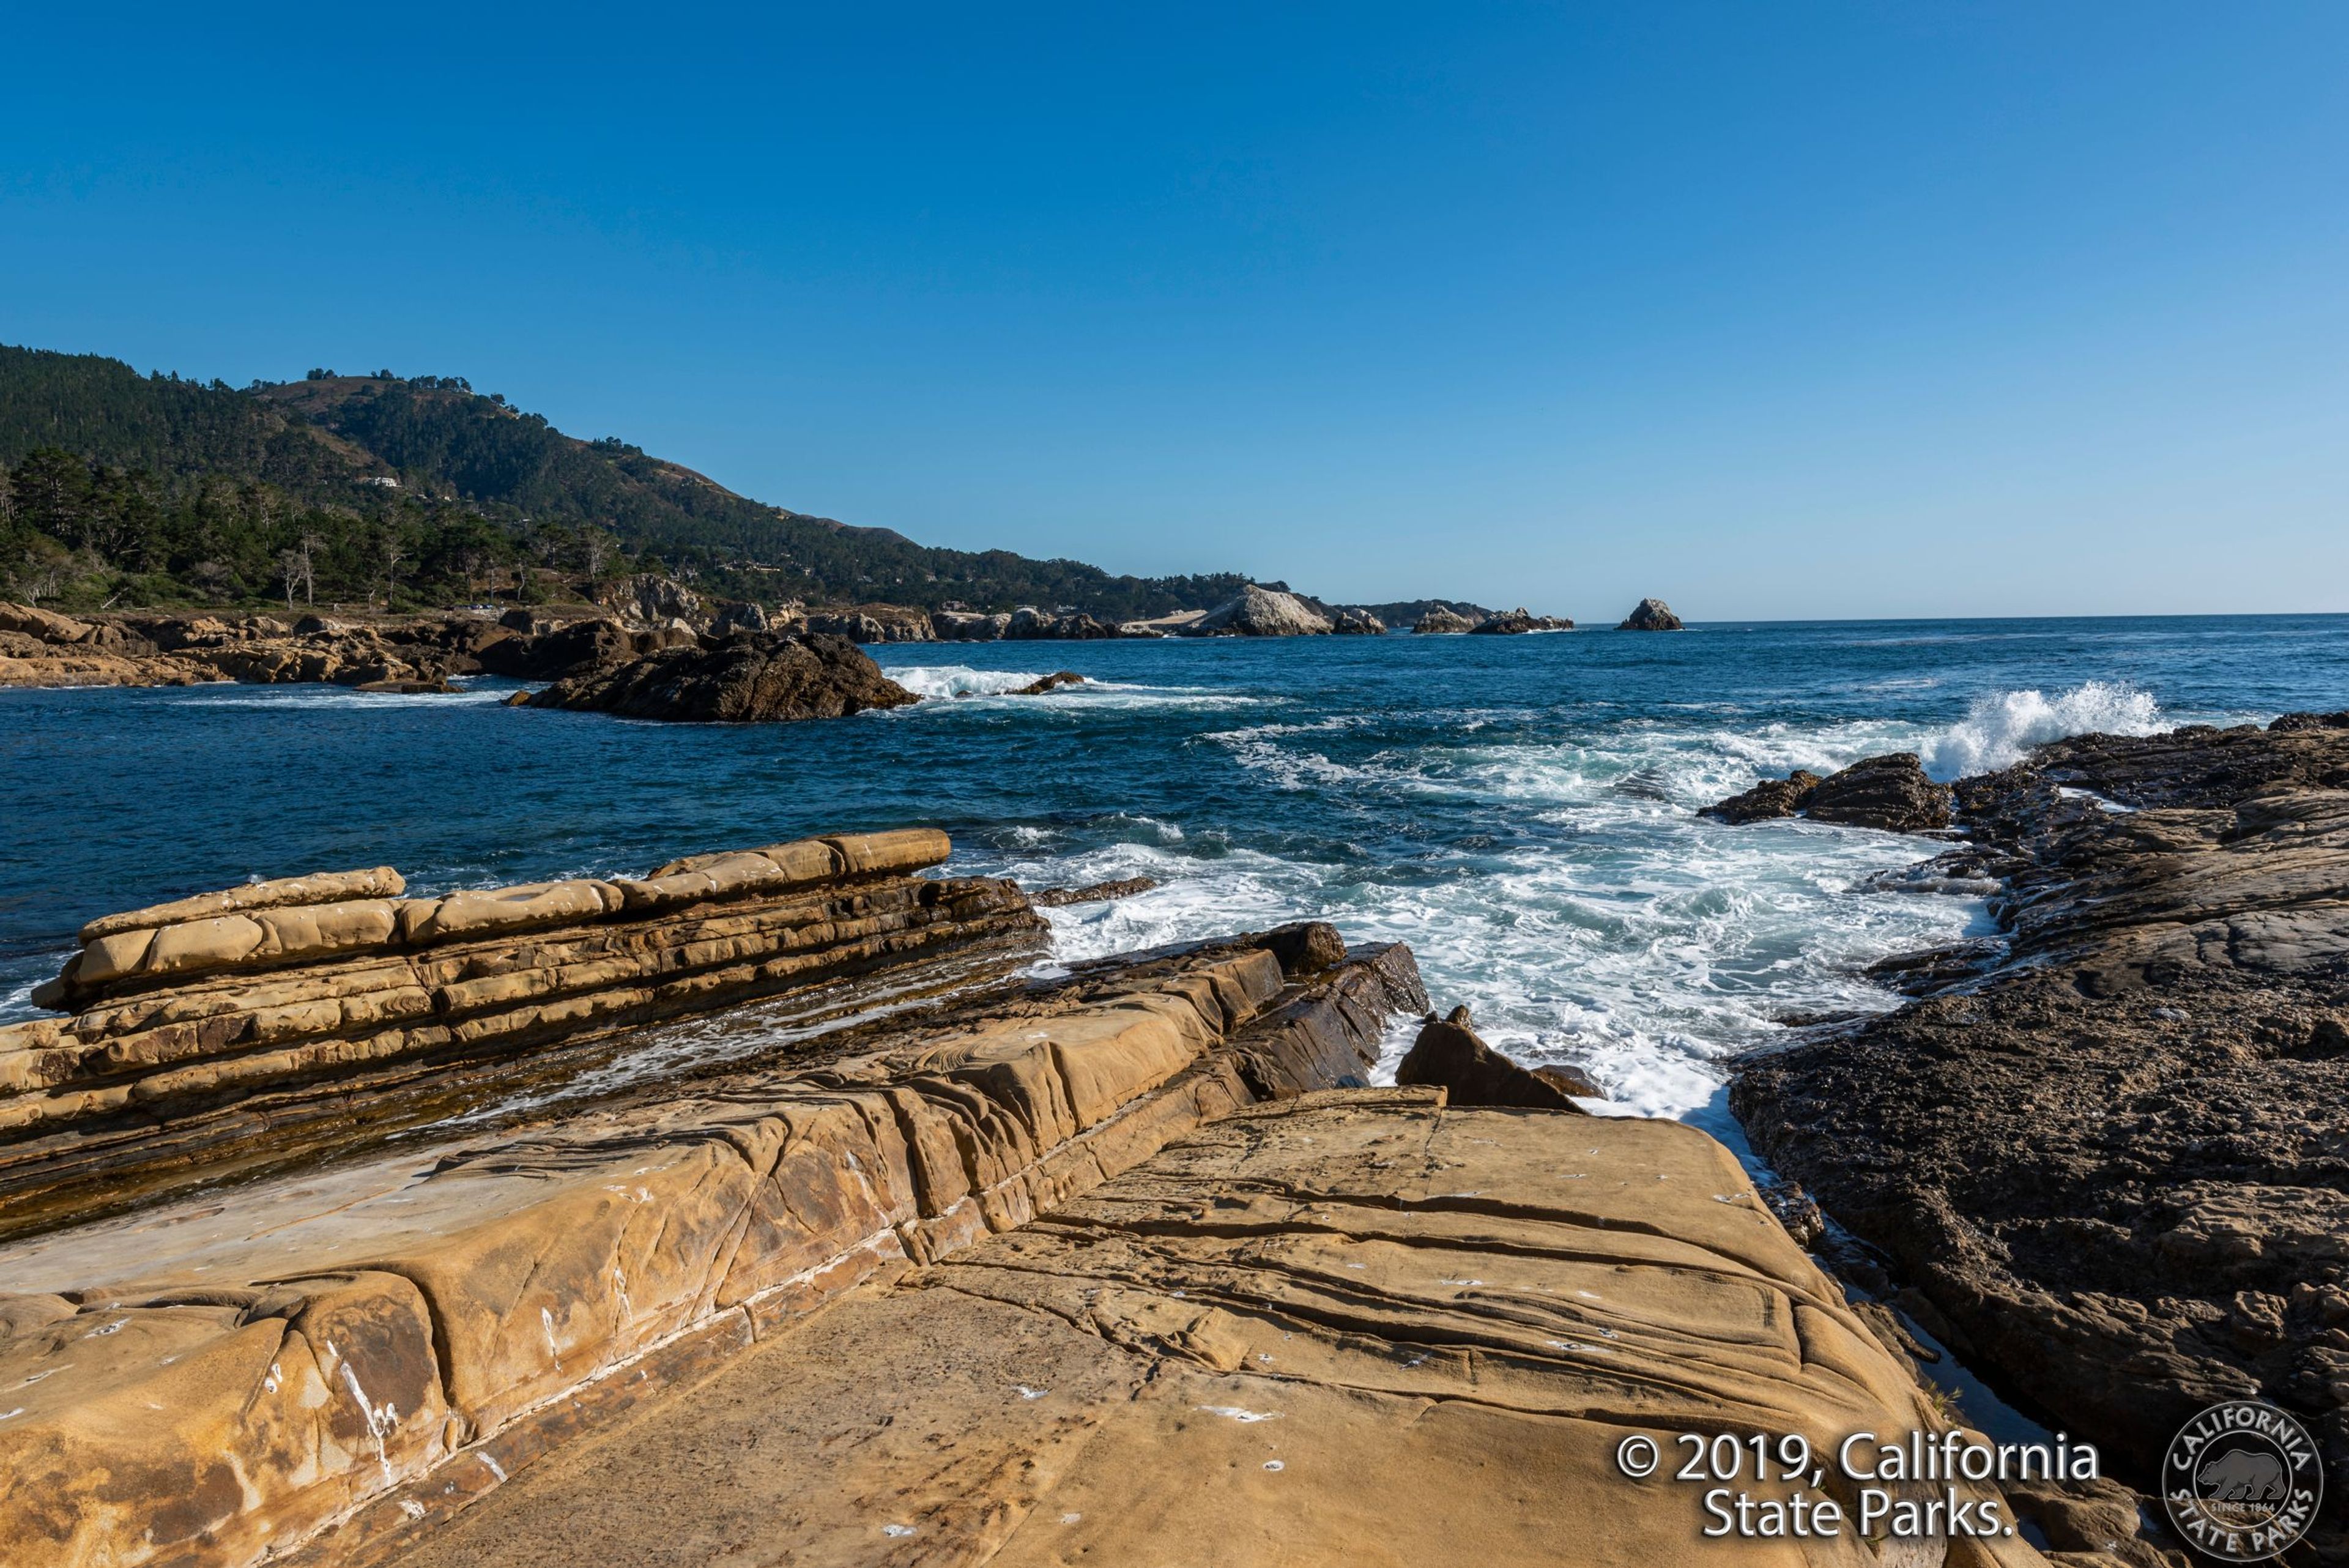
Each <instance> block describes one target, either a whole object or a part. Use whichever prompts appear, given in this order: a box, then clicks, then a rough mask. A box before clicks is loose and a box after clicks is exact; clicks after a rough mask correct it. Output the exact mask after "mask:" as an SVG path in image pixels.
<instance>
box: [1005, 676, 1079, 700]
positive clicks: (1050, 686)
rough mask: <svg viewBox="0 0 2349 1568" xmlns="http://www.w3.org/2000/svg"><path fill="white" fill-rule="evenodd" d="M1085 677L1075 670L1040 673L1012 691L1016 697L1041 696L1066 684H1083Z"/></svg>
mask: <svg viewBox="0 0 2349 1568" xmlns="http://www.w3.org/2000/svg"><path fill="white" fill-rule="evenodd" d="M1084 683H1085V678H1084V677H1083V676H1081V675H1080V674H1078V673H1077V672H1076V671H1075V670H1054V671H1052V673H1051V674H1050V675H1040V676H1038V677H1037V678H1036V679H1035V680H1030V682H1028V684H1027V685H1025V686H1022V687H1020V688H1019V689H1018V690H1017V691H1013V692H1012V693H1011V695H1012V696H1014V697H1041V696H1043V695H1044V694H1045V693H1046V692H1048V691H1059V690H1061V688H1062V687H1064V686H1082V685H1083V684H1084Z"/></svg>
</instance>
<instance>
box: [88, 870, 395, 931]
mask: <svg viewBox="0 0 2349 1568" xmlns="http://www.w3.org/2000/svg"><path fill="white" fill-rule="evenodd" d="M407 890H408V883H407V881H406V879H405V878H403V877H401V876H400V874H399V873H398V872H397V871H395V870H393V869H392V868H391V867H388V866H377V867H370V868H369V869H367V870H365V871H315V872H312V873H311V874H310V875H308V876H306V877H279V878H278V879H276V880H275V881H271V882H250V883H247V884H246V885H245V886H243V887H242V888H228V889H226V890H225V891H223V892H219V893H199V894H197V895H195V896H194V897H193V898H181V899H177V900H175V901H173V902H171V903H169V904H154V905H150V906H149V907H148V908H146V909H131V910H129V911H127V912H126V913H123V914H119V915H103V916H100V917H99V918H98V919H95V920H92V921H90V922H89V923H88V925H85V926H84V927H82V929H81V933H80V940H82V942H83V943H84V944H88V943H90V942H94V941H96V940H98V938H100V937H110V936H114V935H117V934H118V933H120V932H123V931H136V930H153V929H155V928H157V927H159V926H170V925H177V924H179V923H180V922H181V921H182V920H202V919H212V917H214V916H217V915H233V914H243V913H247V912H250V911H252V910H255V909H284V908H285V907H286V906H288V905H295V904H334V903H340V902H342V901H343V900H345V899H349V898H398V897H399V895H400V894H402V893H404V892H406V891H407Z"/></svg>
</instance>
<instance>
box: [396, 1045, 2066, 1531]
mask: <svg viewBox="0 0 2349 1568" xmlns="http://www.w3.org/2000/svg"><path fill="white" fill-rule="evenodd" d="M909 1366H918V1367H919V1368H920V1374H919V1375H918V1376H906V1375H904V1372H905V1369H906V1368H907V1367H909ZM876 1368H878V1369H894V1370H895V1371H896V1372H897V1373H898V1374H899V1375H896V1376H891V1375H889V1373H888V1372H887V1371H884V1372H881V1373H880V1374H878V1375H876V1372H875V1370H874V1369H876ZM1725 1413H1733V1420H1734V1428H1733V1429H1734V1430H1736V1431H1737V1432H1740V1433H1743V1432H1744V1431H1745V1430H1746V1429H1748V1428H1751V1429H1753V1430H1757V1431H1764V1432H1770V1433H1799V1434H1801V1435H1802V1436H1804V1437H1805V1438H1807V1439H1808V1440H1809V1442H1810V1443H1811V1445H1812V1447H1813V1449H1814V1451H1816V1452H1818V1453H1820V1454H1823V1455H1824V1454H1831V1453H1832V1452H1833V1451H1834V1449H1835V1447H1836V1445H1837V1444H1838V1443H1840V1442H1841V1441H1842V1440H1843V1438H1845V1437H1846V1436H1847V1435H1848V1434H1849V1433H1852V1432H1857V1431H1869V1430H1873V1431H1878V1432H1887V1433H1906V1432H1909V1431H1912V1430H1919V1429H1922V1430H1927V1431H1937V1430H1940V1428H1942V1427H1943V1426H1945V1425H1946V1422H1945V1421H1944V1420H1943V1419H1942V1418H1941V1417H1939V1416H1938V1415H1937V1414H1936V1413H1935V1412H1934V1411H1933V1410H1931V1409H1930V1407H1928V1406H1927V1405H1926V1404H1925V1403H1924V1401H1923V1399H1922V1397H1920V1391H1919V1389H1918V1386H1917V1385H1916V1384H1915V1382H1914V1381H1913V1380H1912V1379H1911V1377H1910V1376H1909V1372H1908V1370H1907V1368H1906V1367H1905V1366H1903V1365H1902V1364H1901V1363H1900V1361H1899V1359H1897V1357H1896V1355H1895V1354H1894V1353H1892V1352H1890V1351H1888V1350H1887V1349H1886V1348H1885V1346H1884V1345H1882V1344H1880V1343H1879V1342H1878V1339H1877V1338H1876V1337H1875V1330H1874V1329H1873V1328H1872V1327H1871V1325H1870V1324H1869V1322H1868V1319H1866V1318H1865V1317H1863V1316H1862V1315H1860V1314H1857V1313H1856V1312H1854V1311H1853V1310H1852V1309H1851V1308H1850V1307H1848V1306H1847V1304H1846V1303H1845V1301H1844V1298H1843V1295H1842V1293H1841V1292H1840V1291H1839V1290H1838V1289H1837V1287H1836V1286H1835V1284H1834V1283H1833V1282H1830V1281H1828V1280H1827V1279H1826V1278H1825V1277H1824V1276H1822V1275H1821V1274H1820V1272H1819V1271H1818V1270H1817V1268H1816V1266H1815V1265H1814V1264H1813V1263H1812V1262H1810V1260H1809V1259H1808V1258H1806V1256H1805V1255H1804V1254H1803V1252H1802V1251H1801V1250H1800V1249H1799V1248H1797V1247H1796V1246H1795V1244H1794V1243H1793V1242H1792V1241H1790V1240H1789V1239H1788V1238H1787V1236H1786V1234H1785V1231H1783V1230H1781V1229H1780V1228H1779V1227H1778V1225H1777V1224H1776V1223H1775V1221H1774V1220H1772V1219H1771V1218H1770V1216H1769V1214H1768V1212H1767V1211H1766V1210H1764V1207H1763V1206H1762V1205H1761V1204H1760V1203H1759V1202H1758V1201H1757V1200H1756V1199H1755V1197H1754V1192H1753V1183H1752V1181H1751V1180H1750V1179H1748V1178H1747V1177H1746V1176H1745V1175H1744V1172H1743V1171H1741V1170H1740V1169H1739V1168H1738V1166H1737V1164H1736V1162H1735V1161H1734V1160H1733V1159H1732V1158H1729V1156H1728V1155H1727V1153H1726V1152H1725V1151H1724V1150H1723V1149H1722V1148H1721V1147H1720V1146H1719V1145H1717V1144H1715V1143H1713V1141H1712V1140H1711V1139H1709V1138H1707V1137H1704V1136H1703V1135H1702V1134H1701V1133H1698V1132H1695V1131H1693V1130H1692V1129H1690V1128H1688V1127H1681V1126H1677V1125H1675V1124H1672V1123H1669V1122H1660V1121H1646V1120H1638V1119H1624V1120H1607V1119H1601V1118H1595V1117H1568V1116H1557V1115H1552V1114H1547V1113H1542V1112H1528V1111H1499V1110H1469V1109H1459V1108H1447V1107H1446V1106H1444V1101H1443V1098H1442V1096H1441V1095H1440V1094H1439V1093H1438V1092H1436V1091H1433V1090H1426V1089H1419V1090H1398V1089H1385V1090H1375V1091H1362V1092H1355V1093H1337V1094H1319V1095H1313V1096H1304V1097H1301V1098H1299V1099H1295V1100H1287V1101H1281V1102H1278V1103H1272V1104H1259V1105H1254V1106H1242V1107H1240V1108H1237V1109H1236V1110H1235V1111H1233V1112H1232V1113H1231V1114H1229V1115H1227V1116H1223V1117H1221V1118H1220V1119H1217V1120H1214V1121H1211V1122H1208V1123H1206V1125H1204V1126H1202V1127H1197V1128H1196V1129H1195V1130H1190V1131H1187V1132H1185V1134H1183V1135H1181V1136H1179V1137H1176V1138H1175V1139H1174V1140H1173V1141H1171V1142H1169V1143H1168V1144H1167V1145H1166V1146H1165V1147H1164V1148H1163V1149H1162V1150H1161V1151H1160V1152H1158V1153H1157V1154H1156V1155H1154V1157H1152V1158H1148V1159H1144V1160H1142V1161H1139V1162H1137V1163H1135V1164H1133V1165H1132V1166H1131V1167H1130V1168H1126V1169H1124V1170H1123V1172H1122V1173H1121V1174H1119V1175H1116V1176H1114V1177H1113V1178H1112V1179H1109V1180H1107V1181H1104V1182H1102V1183H1101V1184H1099V1185H1097V1186H1094V1187H1092V1189H1090V1190H1089V1191H1086V1192H1083V1193H1081V1194H1077V1195H1072V1196H1071V1198H1070V1199H1067V1200H1066V1201H1063V1202H1062V1203H1061V1204H1060V1205H1058V1206H1057V1207H1056V1208H1055V1209H1054V1210H1052V1211H1051V1212H1050V1214H1049V1215H1047V1216H1045V1217H1043V1218H1040V1220H1038V1221H1037V1222H1036V1223H1034V1224H1032V1225H1030V1226H1026V1227H1022V1228H1019V1229H1017V1230H1014V1231H1009V1232H1007V1233H1004V1234H1000V1235H997V1236H993V1237H991V1238H988V1239H986V1240H984V1241H980V1242H979V1243H978V1244H977V1245H975V1246H971V1247H968V1248H966V1249H964V1250H962V1251H957V1252H955V1253H953V1254H951V1255H950V1256H947V1257H945V1258H942V1259H940V1260H939V1261H937V1262H934V1263H932V1264H930V1265H928V1266H926V1267H925V1268H922V1269H919V1270H916V1271H914V1272H910V1273H909V1274H908V1275H907V1277H905V1279H904V1280H903V1281H902V1282H898V1283H897V1284H895V1286H894V1287H892V1288H888V1289H880V1288H866V1289H863V1290H859V1291H857V1292H855V1293H853V1294H850V1295H847V1296H845V1297H843V1299H841V1300H840V1301H839V1302H838V1303H837V1304H835V1305H834V1306H833V1308H832V1309H831V1310H830V1311H828V1312H826V1313H825V1314H823V1315H822V1316H821V1317H817V1318H813V1319H811V1320H809V1321H807V1322H805V1323H803V1324H799V1325H796V1326H794V1327H792V1328H790V1329H788V1330H786V1331H784V1332H781V1333H778V1334H771V1335H762V1336H761V1343H760V1345H758V1346H757V1347H756V1348H754V1349H752V1350H750V1351H749V1352H748V1353H747V1354H745V1355H741V1356H740V1358H739V1359H736V1360H733V1361H731V1362H729V1363H728V1364H727V1365H726V1366H725V1368H724V1370H723V1371H722V1372H721V1373H720V1374H719V1375H718V1376H713V1377H709V1378H707V1379H706V1380H703V1381H701V1382H699V1383H698V1384H697V1385H696V1386H695V1387H694V1388H693V1390H692V1392H691V1393H690V1395H689V1396H686V1395H679V1396H673V1397H667V1398H663V1399H660V1400H658V1401H657V1403H652V1404H649V1405H647V1407H642V1408H640V1410H639V1411H638V1412H637V1414H636V1417H635V1418H634V1419H632V1420H631V1422H630V1423H629V1424H628V1426H627V1427H626V1428H625V1429H623V1430H620V1431H617V1432H615V1433H614V1434H613V1436H612V1437H611V1438H608V1439H607V1440H605V1441H600V1442H598V1443H596V1444H595V1445H593V1446H592V1447H587V1446H583V1447H580V1448H577V1449H572V1450H570V1451H568V1452H560V1453H556V1454H554V1455H553V1456H552V1457H550V1458H549V1459H545V1460H543V1461H542V1462H541V1464H540V1465H539V1466H537V1467H536V1468H534V1469H532V1470H531V1471H529V1472H527V1473H524V1474H521V1475H517V1476H515V1477H514V1479H513V1480H511V1481H510V1482H508V1483H506V1484H505V1485H503V1486H501V1487H498V1488H497V1489H496V1490H493V1491H490V1492H489V1493H488V1495H487V1496H485V1497H482V1496H480V1489H481V1488H482V1487H485V1486H487V1485H488V1484H489V1482H490V1478H488V1477H487V1475H486V1472H485V1471H483V1469H482V1467H481V1466H480V1465H478V1464H467V1465H462V1466H451V1467H447V1469H452V1470H454V1471H455V1472H456V1475H455V1478H454V1479H455V1480H456V1488H457V1490H456V1494H455V1495H453V1496H452V1495H451V1494H450V1493H449V1492H446V1491H443V1490H440V1489H441V1488H442V1487H443V1486H446V1485H447V1484H448V1483H447V1482H444V1481H442V1480H440V1473H442V1472H436V1474H435V1475H433V1476H430V1477H428V1478H427V1479H426V1481H425V1482H424V1483H423V1484H419V1485H417V1486H415V1487H413V1488H412V1489H409V1490H405V1491H403V1492H402V1493H401V1494H400V1498H399V1501H413V1502H414V1503H415V1504H416V1506H417V1507H418V1508H419V1509H420V1510H423V1511H426V1512H427V1516H428V1519H435V1518H442V1517H447V1516H448V1515H450V1513H452V1512H453V1513H454V1514H455V1517H454V1518H453V1520H451V1521H450V1523H448V1524H446V1525H445V1526H442V1527H440V1528H439V1529H435V1530H431V1531H429V1532H425V1533H422V1534H421V1537H420V1539H419V1540H418V1541H417V1542H416V1544H415V1545H414V1546H413V1547H412V1548H411V1549H410V1550H409V1552H406V1553H405V1554H403V1555H401V1556H400V1557H398V1559H396V1561H397V1562H398V1564H399V1568H474V1564H476V1563H482V1562H486V1561H492V1560H493V1561H495V1562H497V1563H499V1564H500V1568H556V1565H560V1564H565V1563H577V1562H580V1561H583V1560H586V1559H591V1558H592V1559H593V1560H595V1561H599V1562H610V1563H630V1564H638V1565H644V1568H652V1565H656V1564H657V1565H661V1568H684V1565H686V1564H688V1563H706V1562H728V1563H733V1562H742V1563H782V1562H789V1563H794V1564H797V1565H800V1568H851V1565H862V1564H869V1563H882V1562H895V1561H919V1562H922V1563H932V1564H939V1565H955V1564H961V1565H969V1568H978V1565H980V1564H986V1565H988V1568H1043V1565H1045V1564H1068V1563H1100V1564H1116V1565H1126V1564H1134V1565H1145V1564H1153V1563H1214V1564H1219V1565H1221V1568H1341V1565H1350V1564H1356V1563H1366V1562H1367V1563H1389V1564H1403V1563H1412V1564H1429V1565H1435V1564H1447V1565H1449V1564H1459V1563H1475V1564H1480V1565H1489V1568H1536V1565H1539V1568H1554V1565H1556V1564H1559V1563H1575V1564H1588V1565H1591V1568H1667V1565H1669V1568H1683V1565H1687V1564H1697V1565H1702V1564H1721V1565H1722V1568H1731V1565H1736V1568H1747V1565H1750V1564H1754V1563H1787V1564H1794V1563H1805V1564H1810V1565H1812V1568H1896V1565H1897V1568H2034V1565H2040V1564H2042V1563H2043V1562H2044V1560H2043V1559H2042V1558H2041V1556H2040V1554H2039V1553H2038V1552H2036V1551H2034V1550H2033V1548H2032V1547H2031V1546H2030V1545H2029V1544H2028V1543H2027V1542H2025V1541H2024V1540H2023V1539H2021V1538H2020V1537H2013V1536H2002V1535H2000V1534H1998V1533H1996V1530H1995V1528H1993V1530H1992V1533H1991V1534H1990V1535H1989V1537H1988V1538H1987V1539H1982V1540H1971V1541H1969V1540H1957V1541H1950V1540H1945V1539H1941V1538H1938V1537H1936V1538H1929V1539H1920V1540H1916V1541H1913V1542H1898V1543H1892V1544H1889V1545H1888V1547H1887V1548H1886V1549H1884V1550H1882V1551H1881V1552H1880V1554H1879V1549H1878V1545H1877V1544H1876V1543H1873V1542H1864V1541H1862V1540H1861V1539H1859V1538H1858V1532H1857V1531H1855V1530H1853V1529H1851V1528H1849V1525H1848V1522H1846V1524H1845V1526H1844V1528H1842V1529H1840V1530H1838V1531H1837V1532H1836V1534H1835V1538H1833V1539H1823V1538H1816V1537H1815V1538H1812V1539H1808V1540H1805V1541H1802V1542H1796V1543H1791V1544H1795V1545H1796V1546H1797V1547H1798V1548H1799V1549H1798V1550H1792V1551H1786V1552H1777V1551H1775V1550H1774V1548H1775V1547H1776V1546H1778V1545H1780V1544H1789V1543H1786V1542H1780V1541H1763V1540H1756V1539H1752V1538H1746V1539H1740V1538H1737V1537H1734V1536H1732V1537H1728V1538H1726V1539H1712V1540H1708V1539H1705V1538H1704V1537H1703V1536H1702V1535H1701V1534H1700V1533H1699V1532H1700V1530H1701V1529H1702V1527H1703V1526H1704V1525H1705V1524H1706V1523H1707V1522H1708V1521H1707V1519H1706V1517H1705V1515H1704V1514H1703V1513H1702V1511H1701V1509H1700V1501H1699V1500H1700V1497H1701V1495H1702V1490H1704V1489H1703V1488H1702V1487H1690V1486H1688V1485H1686V1484H1685V1483H1674V1482H1672V1481H1671V1480H1667V1479H1665V1476H1664V1475H1663V1474H1660V1475H1659V1476H1657V1477H1655V1478H1652V1479H1651V1480H1647V1481H1645V1482H1639V1481H1633V1480H1629V1479H1627V1478H1626V1477H1625V1476H1624V1475H1623V1474H1622V1473H1621V1472H1620V1470H1619V1469H1618V1468H1617V1465H1616V1459H1615V1455H1616V1451H1617V1449H1618V1446H1619V1444H1620V1443H1621V1442H1622V1441H1623V1440H1624V1439H1625V1438H1628V1437H1630V1436H1632V1435H1634V1434H1638V1433H1648V1434H1654V1435H1656V1436H1659V1437H1661V1439H1662V1445H1663V1447H1662V1451H1663V1454H1664V1455H1665V1458H1666V1463H1667V1466H1668V1467H1669V1466H1670V1465H1672V1464H1677V1463H1679V1462H1681V1461H1682V1458H1683V1456H1685V1454H1686V1452H1687V1450H1686V1449H1685V1448H1680V1449H1675V1448H1674V1446H1673V1444H1672V1441H1671V1434H1673V1433H1675V1432H1678V1431H1695V1432H1706V1433H1710V1432H1714V1431H1719V1430H1722V1429H1723V1420H1724V1414H1725ZM501 1468H502V1469H507V1470H509V1471H511V1470H512V1469H513V1467H512V1466H511V1465H504V1464H502V1466H501ZM468 1471H470V1472H472V1473H471V1474H468V1473H467V1472H468ZM477 1476H478V1477H479V1478H480V1479H478V1480H477V1479H476V1477H477ZM1844 1490H1845V1491H1846V1492H1848V1490H1849V1489H1848V1488H1846V1489H1844ZM1909 1490H1910V1492H1911V1495H1915V1496H1918V1497H1920V1498H1921V1497H1924V1496H1928V1495H1930V1497H1931V1498H1932V1499H1933V1500H1934V1501H1937V1502H1940V1501H1943V1497H1942V1492H1941V1490H1940V1487H1939V1486H1928V1485H1921V1484H1920V1485H1919V1486H1917V1487H1915V1488H1913V1489H1909ZM1955 1490H1956V1491H1957V1493H1958V1496H1959V1498H1960V1499H1961V1500H1968V1501H1971V1500H1980V1499H1984V1498H1987V1497H1988V1496H1990V1495H1991V1494H1989V1493H1988V1492H1986V1491H1983V1490H1977V1489H1974V1488H1971V1487H1969V1486H1968V1485H1966V1484H1965V1483H1963V1482H1961V1483H1959V1485H1958V1487H1957V1488H1956V1489H1955ZM475 1497H479V1501H471V1506H470V1507H465V1506H464V1505H465V1503H466V1502H467V1501H468V1500H469V1499H471V1498H475ZM396 1506H397V1504H396V1503H395V1502H392V1501H386V1502H383V1503H381V1504H378V1505H377V1508H376V1511H377V1513H378V1514H382V1515H389V1514H391V1513H392V1511H393V1509H394V1508H395V1507H396ZM1974 1506H1976V1507H1978V1506H1979V1502H1978V1501H1977V1502H1974ZM460 1507H461V1508H463V1511H461V1512H458V1511H457V1510H458V1509H460ZM2000 1517H2001V1518H2002V1519H2004V1518H2006V1517H2009V1516H2006V1515H2003V1514H2002V1515H2001V1516H2000ZM589 1521H592V1522H589ZM680 1542H688V1543H689V1544H684V1545H680V1544H679V1543H680Z"/></svg>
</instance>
